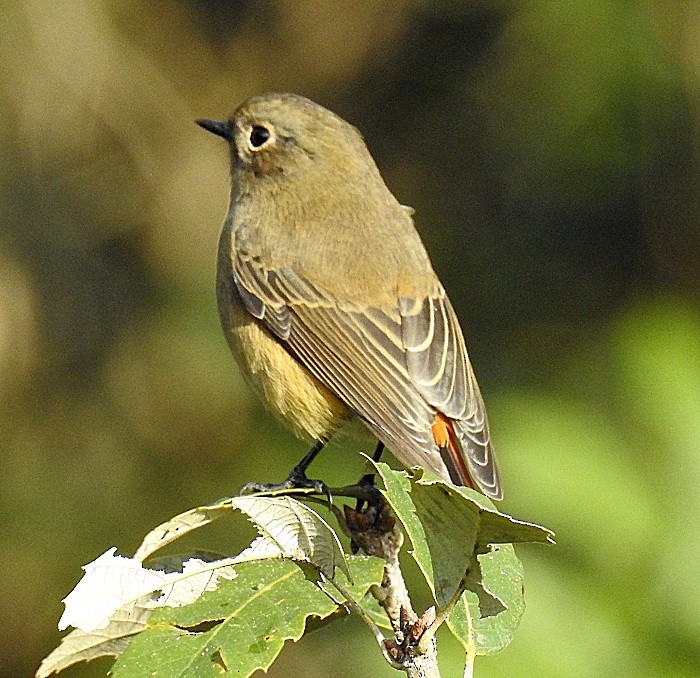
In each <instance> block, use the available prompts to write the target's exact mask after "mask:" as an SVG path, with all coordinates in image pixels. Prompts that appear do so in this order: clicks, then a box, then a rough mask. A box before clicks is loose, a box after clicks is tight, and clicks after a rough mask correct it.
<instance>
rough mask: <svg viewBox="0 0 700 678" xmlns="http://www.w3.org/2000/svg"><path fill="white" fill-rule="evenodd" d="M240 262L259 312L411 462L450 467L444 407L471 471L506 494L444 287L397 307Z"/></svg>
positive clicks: (242, 289)
mask: <svg viewBox="0 0 700 678" xmlns="http://www.w3.org/2000/svg"><path fill="white" fill-rule="evenodd" d="M233 264H234V265H233V277H234V282H235V284H236V288H237V290H238V292H239V293H240V296H241V299H242V301H243V304H244V305H245V307H246V309H247V310H248V311H249V312H250V313H251V315H253V316H254V317H256V318H258V319H259V320H260V321H261V322H262V323H264V324H265V326H266V327H267V328H268V329H269V330H270V331H271V332H272V333H273V334H274V335H275V336H277V337H278V339H279V340H280V341H281V342H282V343H283V345H284V346H286V347H287V349H288V350H289V351H290V352H291V353H292V354H293V355H294V356H295V357H296V358H297V359H298V360H299V361H300V362H301V363H302V364H303V365H304V366H305V367H306V368H307V369H308V370H309V371H310V372H311V373H312V374H313V375H314V376H315V377H316V378H317V379H319V380H320V381H321V382H322V383H323V384H325V385H326V386H327V387H328V388H330V389H331V390H332V391H333V392H334V393H335V394H336V395H338V397H340V398H341V400H343V401H344V402H345V403H346V404H347V405H348V406H349V407H350V408H351V409H352V410H353V411H354V412H355V413H356V414H357V415H358V416H359V417H360V418H361V419H362V420H363V421H364V422H365V424H366V425H367V426H368V427H369V428H370V429H371V430H372V432H373V433H374V434H375V435H376V436H377V437H378V438H379V439H380V440H382V441H383V442H384V443H385V444H386V445H387V446H388V447H389V448H390V449H391V450H392V451H394V452H395V453H396V454H397V455H398V456H399V457H400V458H401V459H402V461H403V462H404V463H405V464H406V465H413V464H420V465H423V466H428V467H430V468H431V469H432V470H434V471H435V472H437V473H438V474H439V475H441V476H443V477H445V478H449V477H450V471H449V469H448V467H447V465H446V463H445V461H444V460H443V457H442V454H444V450H441V449H440V448H438V447H437V444H436V442H435V438H434V435H433V432H432V428H431V426H432V424H433V422H434V421H435V417H436V415H437V413H438V412H442V413H443V414H444V415H446V416H447V417H449V418H450V419H451V420H452V421H453V423H454V429H455V434H456V437H457V439H458V440H459V443H460V445H461V447H462V451H463V453H464V454H463V456H464V458H465V460H466V463H467V466H468V469H469V473H470V475H471V476H472V477H473V479H474V480H475V481H476V483H477V485H478V486H479V487H481V489H482V490H484V491H485V492H486V493H487V494H490V495H491V496H499V494H500V489H499V481H498V471H497V469H496V466H495V461H494V458H493V452H492V450H491V446H490V440H489V433H488V423H487V420H486V414H485V410H484V405H483V401H482V399H481V394H480V393H479V388H478V386H477V384H476V379H475V378H474V374H473V371H472V369H471V365H470V364H469V360H468V357H467V352H466V348H465V345H464V339H463V337H462V332H461V329H460V328H459V324H458V321H457V318H456V316H455V314H454V310H453V309H452V306H451V305H450V302H449V300H448V299H447V296H446V295H445V293H444V291H443V290H442V289H440V290H439V292H438V294H437V296H431V297H426V298H425V299H406V298H401V299H397V304H396V307H395V308H394V309H378V308H372V307H364V306H359V305H357V304H352V303H343V304H342V306H341V305H340V304H339V303H337V302H336V301H334V300H333V299H331V298H330V296H329V295H328V294H327V293H325V292H324V290H323V289H321V288H319V287H318V286H316V285H314V284H313V283H311V282H310V281H309V280H307V279H305V278H304V277H303V276H301V275H299V274H297V273H296V272H295V271H294V270H293V269H291V268H280V269H276V270H271V269H267V268H265V267H264V266H263V265H262V264H261V263H260V261H259V260H258V259H257V258H256V257H254V256H250V255H249V254H244V253H242V252H240V251H238V252H236V253H235V255H234V261H233ZM457 454H459V452H457Z"/></svg>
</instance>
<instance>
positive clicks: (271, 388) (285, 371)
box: [224, 301, 350, 440]
mask: <svg viewBox="0 0 700 678" xmlns="http://www.w3.org/2000/svg"><path fill="white" fill-rule="evenodd" d="M226 315H227V320H228V322H227V327H224V331H225V332H226V338H227V340H228V342H229V346H230V347H231V352H232V353H233V355H234V357H235V358H236V361H237V362H238V365H239V366H240V368H241V372H242V373H243V375H244V377H245V379H246V381H248V383H249V384H250V385H251V386H252V387H253V389H255V391H256V392H257V393H258V394H259V395H260V397H261V399H262V401H263V402H264V403H265V405H266V406H267V407H268V409H269V410H270V411H271V412H272V413H273V414H275V415H276V416H278V417H279V418H280V419H282V421H283V422H284V423H286V424H287V425H288V426H289V427H290V428H291V429H292V430H293V431H294V433H296V435H298V436H299V437H300V438H304V439H311V440H327V439H328V438H329V437H330V436H331V435H332V434H333V432H334V431H335V430H336V429H337V428H338V426H340V425H341V424H342V423H343V422H344V420H346V419H348V418H349V417H350V411H349V410H348V408H347V407H346V406H345V405H344V404H343V403H342V402H341V401H340V400H338V398H336V397H335V396H334V395H333V394H332V393H331V392H330V391H329V390H328V389H327V388H326V387H325V386H324V385H323V384H321V382H320V381H318V379H316V377H314V376H313V375H312V374H311V372H309V371H308V370H307V369H306V368H305V367H303V366H302V365H301V364H300V363H299V362H297V361H296V360H295V359H294V358H293V357H292V356H291V355H290V354H289V353H288V352H287V351H286V350H285V349H284V348H283V347H282V346H281V345H280V344H279V342H278V341H277V340H276V339H274V338H273V336H272V335H271V334H270V332H268V331H267V330H266V329H265V328H264V327H262V325H261V324H260V323H259V322H258V321H257V320H256V319H255V318H253V317H252V316H251V315H250V314H249V313H248V312H247V311H246V310H245V309H243V308H241V307H240V306H239V305H238V304H237V303H236V302H235V301H234V303H233V304H231V306H230V308H229V309H228V313H227V314H226Z"/></svg>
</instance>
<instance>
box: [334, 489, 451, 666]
mask: <svg viewBox="0 0 700 678" xmlns="http://www.w3.org/2000/svg"><path fill="white" fill-rule="evenodd" d="M344 508H345V522H346V526H347V529H348V531H349V532H350V534H351V536H352V539H353V541H354V542H355V543H356V544H357V545H358V546H359V548H361V549H362V550H363V551H364V552H365V553H366V554H367V555H370V556H378V557H380V558H382V559H383V560H384V561H386V565H385V566H384V576H383V578H382V583H381V584H379V585H378V586H373V587H372V588H371V589H370V593H371V594H372V595H373V596H374V598H375V599H376V600H377V601H378V602H379V604H380V605H381V606H382V607H383V608H384V610H385V612H386V613H387V616H388V617H389V621H390V622H391V626H392V628H393V629H394V637H393V638H391V639H388V640H384V641H383V645H384V648H385V652H384V656H385V658H386V659H387V661H389V663H390V664H391V665H392V666H393V667H394V668H398V669H400V670H402V671H404V672H405V673H406V675H407V676H408V677H409V678H440V670H439V668H438V662H437V645H436V643H435V638H434V637H433V636H431V637H430V638H429V639H428V641H427V642H426V643H425V645H424V644H423V643H422V642H421V640H422V636H423V635H424V634H425V631H426V629H428V628H430V627H431V626H432V623H433V621H434V619H435V610H434V608H430V609H429V610H428V611H426V613H425V614H424V615H423V616H422V617H420V618H419V617H418V615H417V614H416V613H415V611H414V610H413V605H412V604H411V599H410V596H409V594H408V589H407V587H406V582H405V581H404V578H403V573H402V571H401V566H400V563H399V551H400V550H401V545H402V544H403V532H402V531H401V528H400V527H399V526H398V523H397V522H396V519H395V518H394V516H393V515H392V514H391V509H390V508H389V504H388V503H387V502H386V501H385V500H384V498H383V497H381V496H380V501H379V502H378V503H377V502H376V501H375V502H374V503H371V504H370V505H369V506H368V507H367V508H366V509H365V510H364V511H362V512H358V511H354V510H353V509H352V508H350V507H349V506H345V507H344Z"/></svg>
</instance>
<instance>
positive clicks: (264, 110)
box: [201, 94, 501, 498]
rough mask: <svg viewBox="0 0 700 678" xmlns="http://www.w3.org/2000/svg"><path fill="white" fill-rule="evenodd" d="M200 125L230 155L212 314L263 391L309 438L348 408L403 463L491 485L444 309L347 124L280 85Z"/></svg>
mask: <svg viewBox="0 0 700 678" xmlns="http://www.w3.org/2000/svg"><path fill="white" fill-rule="evenodd" d="M201 124H202V125H203V126H204V127H206V128H207V129H209V130H210V131H213V132H215V133H216V134H219V135H220V136H223V137H225V138H226V139H228V140H229V142H230V147H231V156H232V192H231V206H230V211H229V214H228V216H227V218H226V221H225V222H224V227H223V230H222V233H221V239H220V242H219V254H218V270H217V296H218V304H219V313H220V316H221V322H222V326H223V329H224V332H225V333H226V337H227V340H228V342H229V345H230V346H231V350H232V352H233V354H234V356H235V357H236V359H237V361H238V363H239V365H240V367H241V369H242V371H243V373H244V375H245V376H246V377H247V380H248V381H249V382H250V383H251V385H252V386H253V387H254V388H255V389H256V390H257V391H258V393H259V394H260V396H261V397H262V399H263V401H264V402H265V403H266V405H267V406H268V407H269V408H270V410H271V411H272V412H273V413H275V414H277V415H278V416H279V417H281V418H282V420H283V421H285V422H286V423H287V424H288V425H289V426H290V427H291V428H292V429H293V430H294V432H295V433H297V434H298V435H300V436H302V437H305V438H309V439H313V440H327V439H328V438H329V437H330V436H331V435H332V434H333V432H334V431H335V430H336V429H337V428H338V427H339V426H340V425H342V424H343V422H344V421H345V420H347V419H348V418H350V417H352V416H357V417H359V418H360V419H361V421H362V422H363V423H364V424H365V425H366V426H367V427H368V428H369V429H370V430H371V431H372V432H373V433H374V435H376V436H377V438H379V440H381V441H382V442H383V443H384V444H385V445H386V446H387V447H388V448H389V449H390V450H392V452H394V453H395V454H396V456H397V457H398V458H399V460H401V461H402V462H403V463H404V464H405V465H407V466H412V465H421V466H425V467H428V468H431V469H432V470H433V471H435V472H436V473H438V474H439V475H440V476H441V477H443V478H444V479H446V480H452V481H453V482H455V483H458V484H466V485H474V486H475V487H477V488H478V489H480V490H481V491H482V492H484V493H485V494H487V495H489V496H491V497H494V498H500V497H501V488H500V482H499V477H498V470H497V467H496V463H495V460H494V456H493V451H492V449H491V444H490V440H489V432H488V422H487V419H486V413H485V410H484V405H483V401H482V399H481V395H480V393H479V388H478V386H477V383H476V380H475V378H474V374H473V371H472V368H471V365H470V364H469V359H468V357H467V352H466V348H465V346H464V340H463V337H462V332H461V329H460V327H459V323H458V321H457V318H456V316H455V314H454V311H453V309H452V306H451V305H450V302H449V300H448V298H447V295H446V294H445V291H444V289H443V287H442V285H441V284H440V281H439V280H438V278H437V276H436V275H435V273H434V271H433V268H432V266H431V264H430V260H429V258H428V255H427V253H426V251H425V248H424V247H423V244H422V242H421V240H420V237H419V236H418V233H417V232H416V230H415V227H414V225H413V220H412V217H411V210H409V209H408V208H405V207H403V206H402V205H400V204H399V203H398V201H397V200H396V198H394V196H393V195H392V193H391V192H390V191H389V189H388V188H387V187H386V185H385V184H384V181H383V180H382V178H381V175H380V174H379V170H378V169H377V166H376V165H375V163H374V161H373V159H372V157H371V156H370V154H369V151H368V150H367V147H366V146H365V143H364V141H363V139H362V137H361V136H360V134H359V133H358V131H357V130H356V129H355V128H354V127H352V126H351V125H350V124H348V123H347V122H345V121H344V120H342V119H341V118H339V117H338V116H336V115H335V114H333V113H331V112H330V111H328V110H326V109H324V108H322V107H321V106H318V105H317V104H315V103H313V102H311V101H309V100H308V99H304V98H303V97H299V96H295V95H291V94H267V95H264V96H260V97H254V98H252V99H249V100H248V101H246V102H245V103H244V104H243V105H242V106H240V107H239V108H238V110H237V111H236V112H235V113H234V115H233V117H232V118H231V119H230V120H229V121H228V122H227V123H214V122H213V121H201Z"/></svg>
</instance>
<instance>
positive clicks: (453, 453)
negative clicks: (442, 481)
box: [430, 412, 476, 490]
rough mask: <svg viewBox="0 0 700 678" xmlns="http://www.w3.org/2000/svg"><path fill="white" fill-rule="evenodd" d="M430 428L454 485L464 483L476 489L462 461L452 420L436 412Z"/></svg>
mask: <svg viewBox="0 0 700 678" xmlns="http://www.w3.org/2000/svg"><path fill="white" fill-rule="evenodd" d="M430 428H431V430H432V432H433V439H434V440H435V444H436V445H437V446H438V447H439V448H440V455H441V456H442V460H443V462H445V466H447V470H448V472H449V474H450V478H451V479H452V482H453V483H454V484H455V485H465V486H466V487H471V488H472V489H473V490H474V489H476V487H475V485H474V481H473V480H472V478H471V476H470V475H469V470H468V469H467V465H466V464H465V463H464V457H462V449H461V446H460V444H459V440H458V439H457V434H456V433H455V429H454V425H453V423H452V420H451V419H450V418H449V417H446V416H445V415H444V414H443V413H442V412H438V413H437V414H436V415H435V421H434V422H433V425H432V426H431V427H430Z"/></svg>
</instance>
